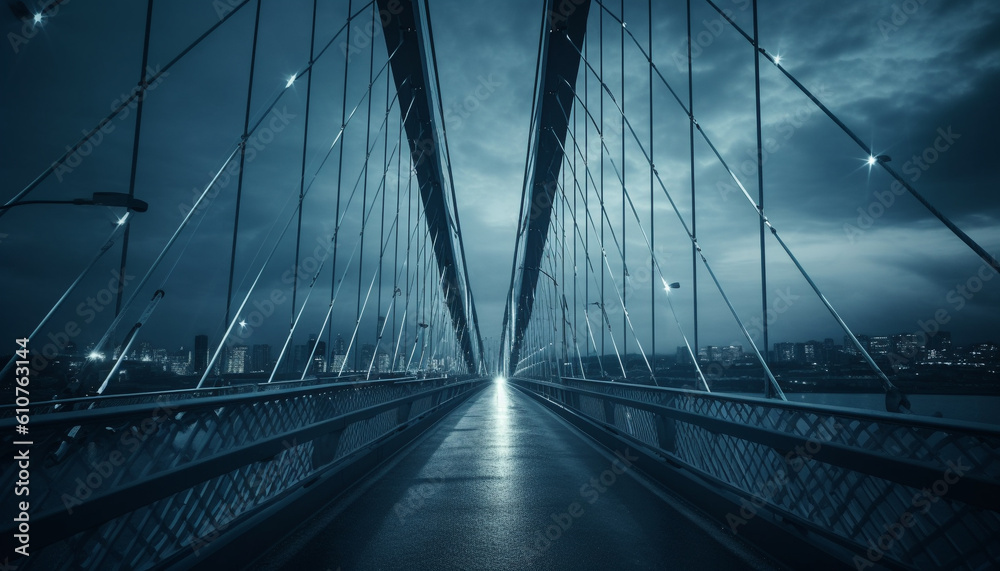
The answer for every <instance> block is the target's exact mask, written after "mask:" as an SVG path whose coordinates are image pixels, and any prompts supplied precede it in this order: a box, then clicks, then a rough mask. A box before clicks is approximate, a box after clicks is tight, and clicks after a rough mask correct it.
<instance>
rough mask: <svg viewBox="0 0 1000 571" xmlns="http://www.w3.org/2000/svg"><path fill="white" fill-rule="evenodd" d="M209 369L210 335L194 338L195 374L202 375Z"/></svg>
mask: <svg viewBox="0 0 1000 571" xmlns="http://www.w3.org/2000/svg"><path fill="white" fill-rule="evenodd" d="M207 368H208V335H197V336H195V338H194V371H193V372H194V373H195V374H196V375H200V374H202V373H204V372H205V369H207Z"/></svg>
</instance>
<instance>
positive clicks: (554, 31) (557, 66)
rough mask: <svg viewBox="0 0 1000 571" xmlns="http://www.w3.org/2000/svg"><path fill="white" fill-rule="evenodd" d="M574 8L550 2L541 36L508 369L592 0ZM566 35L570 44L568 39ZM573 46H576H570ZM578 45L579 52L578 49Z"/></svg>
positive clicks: (524, 320)
mask: <svg viewBox="0 0 1000 571" xmlns="http://www.w3.org/2000/svg"><path fill="white" fill-rule="evenodd" d="M562 4H563V5H570V6H571V8H572V9H564V8H563V6H562V5H559V3H557V2H552V1H550V2H548V5H549V9H548V11H547V17H546V25H547V27H548V29H547V30H546V33H545V34H543V36H542V43H543V45H542V47H541V49H542V60H541V64H540V67H539V74H540V75H541V77H540V79H539V84H538V87H537V88H538V90H539V91H538V93H536V94H535V97H536V99H537V101H538V105H537V117H535V118H534V119H535V122H534V125H535V132H534V133H532V137H533V138H534V161H533V162H529V164H533V165H534V173H533V176H532V179H531V182H530V184H531V187H530V189H529V190H528V193H529V202H528V204H527V205H526V208H525V210H526V213H525V214H526V215H527V217H528V222H527V228H526V237H525V243H524V257H523V258H522V262H521V279H520V283H519V284H518V285H517V286H515V287H517V297H516V299H515V303H516V307H515V308H513V309H512V310H511V316H512V317H513V319H514V327H513V331H512V334H511V335H512V339H511V352H510V359H509V363H510V370H511V371H515V370H516V369H517V363H518V360H519V358H520V353H521V344H522V341H523V338H524V333H525V330H526V329H527V327H528V322H529V321H530V320H531V312H532V308H533V307H534V303H535V288H536V286H537V285H538V274H539V273H540V271H541V264H542V253H543V251H544V250H545V242H546V239H547V238H548V233H549V225H550V224H551V221H552V206H553V205H554V204H555V203H556V198H557V196H558V195H557V188H558V181H559V171H560V168H561V167H562V163H563V150H562V149H563V146H564V145H565V142H566V133H567V130H568V127H569V125H568V118H567V114H568V113H569V110H570V109H572V107H573V90H572V89H571V88H570V86H569V85H567V84H566V82H570V83H575V82H576V76H577V74H578V73H579V69H580V53H581V52H582V51H583V41H584V38H585V37H586V35H587V17H588V15H589V14H590V0H573V2H572V3H562ZM566 36H569V38H570V41H572V42H573V44H572V45H570V43H569V42H568V41H567V40H566ZM574 46H576V48H574ZM578 49H579V51H577V50H578Z"/></svg>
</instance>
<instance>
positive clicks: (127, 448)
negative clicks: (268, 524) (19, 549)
mask: <svg viewBox="0 0 1000 571" xmlns="http://www.w3.org/2000/svg"><path fill="white" fill-rule="evenodd" d="M475 385H476V383H473V382H462V381H460V380H456V379H427V380H423V381H405V382H401V381H377V382H370V383H367V382H366V383H337V384H330V385H313V386H295V387H292V388H287V387H286V388H284V389H281V390H270V389H268V390H257V391H254V392H252V393H251V392H245V393H237V394H233V395H229V396H225V397H218V396H215V393H212V394H213V398H208V399H206V398H190V396H189V395H188V394H185V395H184V398H183V399H182V400H171V399H172V396H173V394H174V393H167V394H161V395H148V396H144V397H143V398H141V399H139V400H140V401H142V402H141V403H140V404H138V405H130V406H120V404H121V403H117V404H118V405H119V406H114V407H104V406H103V405H105V404H107V403H109V402H111V401H110V400H102V401H101V403H102V406H94V407H85V406H79V407H77V411H76V412H68V410H61V411H60V412H56V413H51V414H48V415H38V416H33V418H32V425H31V426H32V439H33V442H34V444H33V446H32V448H31V455H32V458H33V459H34V460H35V462H37V464H33V465H32V472H31V477H32V480H31V482H32V488H31V492H32V511H33V515H34V514H37V516H35V517H50V518H55V519H62V518H72V517H73V514H72V513H71V511H70V510H73V509H74V508H77V507H78V506H82V505H85V504H86V503H88V502H91V501H105V500H102V497H103V496H105V495H106V494H108V493H112V492H114V493H118V491H120V490H123V489H128V487H129V486H131V485H137V484H141V483H142V482H143V481H145V480H147V479H149V478H153V477H157V476H161V475H164V474H166V473H167V471H168V470H177V469H182V470H186V471H188V472H189V473H192V474H195V473H200V472H199V470H200V469H201V464H202V463H203V462H206V461H214V460H213V459H215V458H220V457H222V455H225V454H227V453H231V452H233V451H237V450H240V449H245V448H246V447H248V446H253V445H255V444H258V443H265V441H268V440H270V439H273V438H276V437H280V436H281V435H283V434H291V433H295V432H296V431H299V430H302V429H307V428H309V427H311V426H315V425H317V424H319V423H323V422H325V421H330V420H332V419H336V418H338V417H343V416H344V415H347V414H352V415H353V416H352V417H350V418H354V420H349V421H347V422H346V424H344V425H342V429H336V430H334V431H333V432H330V433H328V434H325V435H323V436H320V437H310V439H307V440H305V441H302V442H300V441H299V439H298V438H296V437H292V438H291V439H290V440H285V441H283V442H282V445H283V448H284V449H283V450H281V451H280V452H278V453H277V454H276V455H275V456H273V457H272V458H270V459H265V460H259V461H254V462H250V463H249V464H246V465H241V466H234V467H233V468H232V469H231V470H228V471H227V472H225V473H222V474H219V475H214V476H212V475H209V474H206V477H205V479H204V480H202V481H201V482H200V483H198V484H197V485H195V486H194V487H190V488H187V489H183V490H181V491H178V492H175V493H171V494H168V495H166V496H165V497H162V498H160V499H156V500H155V501H152V502H151V503H149V504H148V505H145V506H142V507H140V508H138V509H135V510H133V511H130V512H128V513H124V514H122V515H120V516H118V517H114V518H113V519H110V520H107V521H105V522H104V523H101V524H100V525H98V526H96V527H92V528H90V529H86V530H84V531H80V532H77V533H75V534H74V535H72V536H71V537H66V538H63V539H61V540H59V541H57V542H56V543H54V544H51V545H49V546H47V547H45V548H43V549H41V550H37V551H35V552H33V553H32V557H31V558H30V560H27V561H24V562H21V565H22V567H24V568H29V566H30V567H31V568H37V569H76V568H81V567H83V568H117V567H122V568H144V567H149V566H151V565H155V564H157V563H158V562H162V561H166V560H167V559H169V558H175V557H177V556H178V554H182V553H184V551H185V550H190V551H191V553H193V552H194V551H195V550H197V549H200V548H201V547H202V546H204V545H205V544H207V543H210V542H211V541H213V540H214V539H215V538H216V537H218V536H220V534H223V533H225V530H226V529H227V528H229V527H230V526H231V525H234V523H235V522H237V521H238V520H240V519H242V518H245V517H247V515H248V514H252V513H254V512H255V511H257V510H259V509H260V508H261V507H262V506H265V505H268V504H270V503H272V502H274V501H277V500H278V499H280V497H282V496H283V495H284V494H285V493H287V492H288V491H289V490H291V489H293V488H294V487H295V486H296V485H297V484H301V483H302V482H304V481H305V480H307V479H309V478H311V477H312V476H313V475H315V474H317V473H318V471H319V470H321V469H324V468H326V467H329V466H330V465H331V463H335V462H337V461H338V460H340V459H342V458H344V457H345V456H348V455H350V454H352V453H354V452H357V451H358V450H361V449H363V448H364V447H366V446H368V445H370V444H372V443H373V442H375V441H377V440H379V439H381V438H383V437H384V436H386V435H388V434H391V433H394V432H395V431H396V430H397V429H398V428H399V427H400V425H401V423H406V422H409V421H410V420H411V419H414V418H416V417H417V416H418V415H420V414H423V413H426V412H427V411H429V410H431V409H432V408H433V407H434V405H435V403H442V402H444V401H446V400H449V399H451V398H453V397H455V396H458V395H460V394H462V393H464V392H467V391H469V390H471V389H472V388H473V387H474V386H475ZM435 391H438V392H435ZM424 393H427V396H423V397H421V396H420V395H423V394H424ZM411 396H413V397H417V398H416V400H413V401H410V402H409V404H410V409H409V410H410V414H408V415H401V414H400V413H399V411H400V409H401V407H400V406H397V407H391V408H389V409H386V410H382V411H377V410H375V411H372V412H371V413H367V412H366V409H368V408H370V407H374V406H378V405H383V404H387V403H390V402H392V401H394V400H396V399H403V398H406V397H411ZM401 406H405V405H401ZM12 420H13V419H8V420H2V421H0V423H2V422H8V423H9V422H11V421H12ZM324 426H327V425H324ZM329 426H330V427H331V428H330V429H331V430H333V429H334V427H335V425H329ZM5 432H6V433H7V434H11V433H13V430H9V431H5ZM7 440H8V444H9V443H10V442H9V441H10V437H7ZM15 466H16V465H15V464H14V463H7V464H5V465H4V467H3V469H2V470H0V473H2V475H3V477H5V478H9V479H10V480H11V481H13V479H14V478H15V477H16V473H15V472H14V469H15ZM36 466H37V467H36ZM5 501H6V502H7V503H10V502H13V499H12V498H8V499H7V500H5ZM106 501H111V500H106ZM68 521H71V520H68Z"/></svg>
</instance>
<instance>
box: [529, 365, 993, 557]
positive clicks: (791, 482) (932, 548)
mask: <svg viewBox="0 0 1000 571" xmlns="http://www.w3.org/2000/svg"><path fill="white" fill-rule="evenodd" d="M515 382H517V383H519V384H520V385H521V386H523V387H525V388H527V389H528V390H532V391H534V392H536V393H538V394H547V395H552V397H550V398H553V400H557V401H558V402H559V403H560V404H562V405H563V406H566V407H568V408H571V409H574V410H575V411H576V412H578V413H580V414H582V415H583V416H586V417H588V418H590V419H592V420H594V421H597V422H601V423H606V424H609V425H612V426H614V427H615V429H616V430H618V431H619V432H621V433H624V434H628V435H629V436H631V437H633V438H635V439H636V440H638V441H640V442H643V443H645V444H647V445H648V446H649V447H650V448H652V449H658V451H659V452H660V453H661V454H664V455H670V456H671V457H672V458H673V459H675V460H676V461H679V462H681V463H682V464H685V465H687V466H689V467H690V468H692V469H694V470H696V471H697V472H700V473H701V474H703V475H704V476H706V477H707V479H706V481H707V482H713V481H714V482H715V484H711V485H715V486H721V487H723V488H727V489H730V490H738V491H739V492H740V493H741V495H742V496H743V498H744V499H743V502H744V503H743V511H742V512H741V511H740V510H734V513H732V514H730V515H732V516H734V517H735V518H736V519H734V520H731V521H736V522H740V521H743V522H744V523H745V524H746V525H752V518H753V515H754V514H755V513H756V509H757V508H763V507H766V508H767V509H769V510H771V511H773V512H775V513H778V514H782V515H784V516H786V517H793V518H795V519H797V520H799V521H801V522H803V523H805V524H806V525H807V527H811V529H812V531H814V532H816V533H819V534H825V535H828V536H833V537H835V538H839V541H841V542H842V543H846V544H848V545H852V544H853V545H854V546H855V549H857V550H858V552H859V553H865V554H866V556H867V554H873V555H872V557H874V558H876V560H877V559H878V558H881V557H884V556H885V557H891V558H893V559H895V560H896V561H898V562H901V563H903V564H905V565H912V566H915V567H920V568H932V567H933V568H949V569H970V570H971V569H981V568H984V567H986V566H990V565H994V566H995V565H996V564H997V563H998V562H1000V541H997V539H996V538H997V537H1000V514H998V513H997V512H996V511H993V510H991V509H986V508H983V507H979V506H974V505H969V504H967V503H964V502H962V501H959V500H958V499H956V498H953V497H949V496H948V493H947V482H945V479H946V476H948V479H952V480H954V478H956V477H959V478H960V477H963V476H964V475H966V474H971V475H975V477H977V478H980V479H981V480H986V481H994V482H995V481H997V480H1000V432H998V431H997V430H995V429H990V428H988V427H982V426H980V425H972V424H968V425H967V424H964V423H960V422H947V421H935V420H932V419H920V418H918V417H913V416H899V415H889V414H883V413H872V412H866V411H860V410H859V411H849V410H846V409H845V410H841V409H833V408H830V407H818V406H809V405H802V404H789V403H784V402H781V401H767V400H763V399H755V398H742V397H734V396H728V395H716V394H710V393H698V392H692V391H681V390H673V389H661V388H658V387H646V386H639V385H628V384H622V383H610V382H602V381H587V380H582V379H563V380H562V383H561V386H563V387H567V388H573V389H578V390H585V391H589V392H591V393H598V394H601V395H607V396H610V397H616V398H620V399H626V400H629V401H633V402H635V403H636V405H637V406H629V405H628V404H624V403H621V402H613V401H610V400H606V399H603V398H601V397H595V396H592V395H585V394H575V393H572V392H571V391H566V390H552V387H553V385H552V384H550V383H541V382H534V381H530V380H517V381H515ZM640 403H645V404H652V405H662V406H664V407H666V408H667V410H666V411H664V412H663V413H659V412H654V411H651V410H646V409H644V408H642V407H641V406H638V405H639V404H640ZM608 410H613V411H614V418H613V419H612V418H606V416H607V414H606V412H607V411H608ZM670 410H675V411H679V412H684V413H693V414H695V415H697V416H698V417H703V418H706V419H716V420H720V421H726V422H727V423H730V424H729V425H730V426H742V427H749V428H755V429H765V430H767V431H771V432H774V433H780V434H782V435H786V436H792V437H794V438H796V439H798V440H799V442H800V444H799V445H797V446H796V447H794V449H793V450H791V451H778V450H775V449H774V448H771V447H770V446H767V445H764V444H761V443H758V442H754V441H752V440H749V439H747V438H741V437H739V436H733V435H731V434H724V433H718V432H713V431H712V430H708V429H706V428H704V427H702V426H700V425H699V424H697V423H694V422H685V421H682V420H677V419H674V418H673V417H672V416H671V415H670V414H669V411H670ZM657 422H662V423H664V424H667V425H670V426H672V427H673V429H672V430H673V432H672V437H671V438H670V446H671V448H670V449H669V450H668V449H664V448H662V446H661V443H660V440H659V435H658V432H657ZM830 443H834V444H836V445H838V446H840V447H844V448H847V449H850V450H854V451H856V452H857V453H858V454H859V455H860V454H866V455H877V456H878V457H882V458H888V459H896V460H900V461H908V462H917V463H920V464H921V465H924V466H934V467H937V468H938V469H940V477H939V478H935V479H931V480H929V481H928V482H926V486H925V487H920V488H917V487H913V486H911V485H906V484H902V483H899V482H895V481H892V480H888V479H884V478H882V477H877V476H874V475H872V474H868V473H864V472H861V471H856V470H852V469H848V468H845V467H842V466H838V465H834V464H831V463H826V462H822V461H819V460H817V459H815V458H813V456H814V455H816V454H817V453H818V451H819V450H820V449H822V447H823V446H825V445H829V444H830ZM956 467H958V469H959V471H961V472H962V476H958V475H957V474H956V472H954V471H953V472H948V470H949V468H956ZM952 483H954V481H953V482H952ZM747 506H750V507H749V508H747ZM751 510H752V511H751ZM747 516H749V518H748V517H747ZM740 525H743V523H738V524H737V525H736V526H735V528H736V530H737V531H738V528H739V526H740ZM900 530H903V531H902V532H900ZM872 546H876V547H877V549H875V550H873V551H868V550H869V549H870V548H871V547H872ZM862 562H863V563H864V562H865V560H864V556H862Z"/></svg>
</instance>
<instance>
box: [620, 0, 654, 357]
mask: <svg viewBox="0 0 1000 571" xmlns="http://www.w3.org/2000/svg"><path fill="white" fill-rule="evenodd" d="M646 16H647V18H648V21H647V25H648V30H649V157H650V161H649V243H650V244H652V245H654V246H655V244H656V223H655V218H654V216H653V206H654V201H653V196H654V194H655V193H654V189H653V170H654V166H653V161H652V158H653V0H648V1H647V3H646ZM622 117H623V118H624V115H623V116H622ZM655 272H656V257H655V256H654V255H653V254H650V256H649V275H650V276H653V275H655ZM649 314H650V321H651V322H652V327H653V331H652V335H651V337H652V341H651V343H650V360H651V361H652V363H653V373H654V374H655V373H656V280H654V279H652V278H650V280H649Z"/></svg>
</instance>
